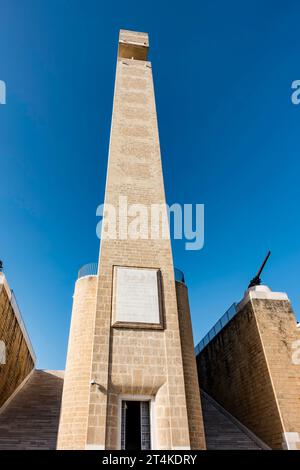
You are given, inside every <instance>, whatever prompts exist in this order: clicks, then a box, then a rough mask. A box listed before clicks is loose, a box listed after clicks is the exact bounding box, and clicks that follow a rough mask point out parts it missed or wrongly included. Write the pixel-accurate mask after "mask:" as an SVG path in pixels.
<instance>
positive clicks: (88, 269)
mask: <svg viewBox="0 0 300 470" xmlns="http://www.w3.org/2000/svg"><path fill="white" fill-rule="evenodd" d="M97 274H98V263H88V264H85V265H84V266H82V267H81V268H80V269H79V271H78V277H77V279H80V278H81V277H84V276H97ZM174 276H175V281H178V282H183V283H185V281H184V274H183V272H182V271H180V269H177V268H174Z"/></svg>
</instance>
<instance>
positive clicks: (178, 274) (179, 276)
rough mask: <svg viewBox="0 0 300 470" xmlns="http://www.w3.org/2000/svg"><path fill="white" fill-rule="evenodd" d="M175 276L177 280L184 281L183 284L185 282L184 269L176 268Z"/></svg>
mask: <svg viewBox="0 0 300 470" xmlns="http://www.w3.org/2000/svg"><path fill="white" fill-rule="evenodd" d="M174 276H175V281H178V282H182V283H183V284H185V280H184V274H183V272H182V271H180V269H178V268H174Z"/></svg>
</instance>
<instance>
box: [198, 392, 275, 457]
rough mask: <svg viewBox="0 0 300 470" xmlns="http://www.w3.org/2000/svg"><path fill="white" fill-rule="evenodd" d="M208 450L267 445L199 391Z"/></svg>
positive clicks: (264, 448) (243, 448)
mask: <svg viewBox="0 0 300 470" xmlns="http://www.w3.org/2000/svg"><path fill="white" fill-rule="evenodd" d="M201 402H202V413H203V420H204V430H205V438H206V446H207V449H208V450H266V449H268V447H267V446H266V445H265V444H264V443H263V442H261V441H260V439H258V438H257V437H256V436H254V434H253V433H252V432H251V431H249V430H248V429H247V428H245V427H244V426H243V425H242V424H241V423H239V422H238V421H237V420H236V419H235V418H234V417H233V416H232V415H230V414H229V413H228V412H227V411H226V410H224V408H222V407H221V406H220V405H219V404H218V403H216V402H215V401H214V400H213V399H212V398H211V397H210V396H209V395H207V394H206V393H205V392H203V391H201Z"/></svg>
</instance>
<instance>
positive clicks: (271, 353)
mask: <svg viewBox="0 0 300 470" xmlns="http://www.w3.org/2000/svg"><path fill="white" fill-rule="evenodd" d="M252 302H253V308H254V311H255V315H256V319H257V323H258V328H259V333H260V336H261V339H262V343H263V346H264V353H265V356H266V360H267V364H268V367H269V371H270V375H271V377H272V382H273V387H274V390H275V395H276V400H277V402H278V407H279V410H280V414H281V419H282V422H283V427H284V433H285V440H286V441H287V445H288V447H289V448H291V449H298V450H300V328H299V327H297V326H296V319H295V315H294V312H293V310H292V307H291V304H290V302H289V301H288V300H273V301H270V300H264V299H253V301H252ZM294 433H296V434H298V437H297V436H295V434H294ZM284 447H285V444H284Z"/></svg>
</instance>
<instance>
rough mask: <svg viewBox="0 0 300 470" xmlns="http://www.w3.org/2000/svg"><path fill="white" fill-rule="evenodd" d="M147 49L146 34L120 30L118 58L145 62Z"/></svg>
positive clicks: (147, 37) (147, 38)
mask: <svg viewBox="0 0 300 470" xmlns="http://www.w3.org/2000/svg"><path fill="white" fill-rule="evenodd" d="M148 49H149V36H148V33H140V32H137V31H127V30H125V29H121V30H120V34H119V51H118V57H121V58H124V59H135V60H147V54H148Z"/></svg>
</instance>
